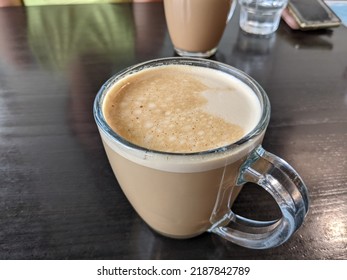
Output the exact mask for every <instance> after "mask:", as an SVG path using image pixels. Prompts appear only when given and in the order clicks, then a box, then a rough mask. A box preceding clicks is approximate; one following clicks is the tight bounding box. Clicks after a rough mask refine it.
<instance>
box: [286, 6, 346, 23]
mask: <svg viewBox="0 0 347 280" xmlns="http://www.w3.org/2000/svg"><path fill="white" fill-rule="evenodd" d="M282 18H283V20H284V21H285V22H287V24H288V25H289V26H290V27H291V28H293V29H301V30H308V29H320V28H329V27H337V26H339V25H340V24H341V20H340V19H339V18H338V16H337V15H336V14H335V13H334V12H333V11H332V10H331V9H330V8H329V6H328V5H327V4H325V3H324V1H323V0H289V2H288V5H287V7H286V9H285V10H284V11H283V14H282Z"/></svg>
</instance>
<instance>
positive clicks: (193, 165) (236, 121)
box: [101, 65, 262, 172]
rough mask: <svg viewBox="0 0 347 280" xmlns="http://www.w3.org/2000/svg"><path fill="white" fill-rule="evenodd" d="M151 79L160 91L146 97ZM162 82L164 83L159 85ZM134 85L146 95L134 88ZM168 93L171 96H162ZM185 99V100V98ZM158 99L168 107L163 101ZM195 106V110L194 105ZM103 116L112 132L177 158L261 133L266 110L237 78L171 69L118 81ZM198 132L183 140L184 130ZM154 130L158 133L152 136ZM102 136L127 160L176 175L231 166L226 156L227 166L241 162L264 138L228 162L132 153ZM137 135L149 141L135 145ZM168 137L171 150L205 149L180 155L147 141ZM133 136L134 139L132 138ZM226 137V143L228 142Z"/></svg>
mask: <svg viewBox="0 0 347 280" xmlns="http://www.w3.org/2000/svg"><path fill="white" fill-rule="evenodd" d="M149 77H151V79H152V78H153V79H154V87H153V86H152V87H149V89H150V92H146V91H147V89H148V87H147V85H148V83H149V80H151V79H149ZM158 79H159V80H160V79H162V80H163V81H164V82H161V83H159V84H156V81H157V80H158ZM192 81H193V82H192ZM141 83H142V84H141ZM134 84H135V86H136V88H138V89H139V90H140V92H136V90H135V91H134V90H133V89H132V88H131V87H132V85H134ZM187 84H188V85H189V86H190V89H189V91H190V92H191V91H193V92H195V93H194V94H191V93H190V92H185V91H184V89H185V88H186V86H187ZM139 85H140V86H139ZM153 88H156V89H157V93H156V94H153V92H151V91H153ZM166 91H167V92H168V94H160V92H166ZM131 92H135V94H134V96H131ZM178 92H181V93H180V94H179V93H178ZM182 92H183V94H182ZM184 95H186V96H185V98H184V99H181V97H182V96H183V97H184ZM186 97H187V98H186ZM158 100H161V101H162V102H157V101H158ZM192 104H195V105H194V106H190V105H192ZM187 105H189V106H187ZM187 107H198V108H199V109H198V112H196V111H194V109H193V110H191V111H188V112H185V113H182V111H185V109H186V108H187ZM149 111H151V112H152V113H151V114H148V116H147V113H146V112H149ZM103 112H104V115H105V118H106V121H107V122H108V124H109V125H110V126H111V127H112V129H113V130H115V131H116V132H117V133H118V134H120V135H121V136H122V137H123V138H125V139H127V140H128V141H130V142H133V143H135V144H136V145H140V146H145V147H146V148H149V149H154V150H164V151H168V152H174V153H175V152H178V153H182V152H183V153H187V152H188V153H190V152H197V151H205V150H211V149H215V148H219V147H222V146H226V145H229V144H232V143H233V142H236V141H237V140H239V139H240V138H242V137H243V136H244V135H246V134H247V133H249V132H250V131H251V130H252V129H254V128H255V126H256V125H257V123H258V122H259V119H260V115H261V107H260V103H259V101H258V98H257V96H256V95H255V93H254V92H253V91H252V89H251V88H250V87H249V86H248V85H246V84H245V83H243V82H241V81H240V80H238V79H237V78H234V77H233V76H230V75H228V74H225V73H223V72H221V71H217V70H212V69H208V68H203V67H191V66H187V65H170V66H158V67H155V68H153V69H152V68H149V69H146V70H142V71H141V72H139V73H135V74H131V75H129V76H128V77H126V78H124V79H122V80H120V81H119V82H117V83H116V84H115V85H114V86H113V87H112V88H111V89H109V92H108V93H107V95H106V98H105V101H104V106H103ZM153 112H154V113H153ZM143 116H144V117H145V118H143ZM192 116H193V117H192ZM155 118H156V119H155ZM174 123H176V125H175V124H174ZM139 124H140V125H139ZM136 126H138V129H137V130H139V131H140V132H139V133H138V132H135V134H134V133H133V134H131V135H130V136H129V135H127V131H132V130H135V127H136ZM214 126H217V129H215V130H213V127H214ZM218 126H219V127H218ZM153 127H154V128H153ZM193 127H194V128H195V129H194V130H193V132H194V133H190V134H189V133H188V134H186V135H183V137H182V133H183V134H184V133H185V132H184V130H192V128H193ZM153 129H154V130H153ZM166 129H168V130H166ZM170 129H171V130H170ZM172 129H178V131H177V133H172ZM151 130H153V131H152V132H150V133H148V132H149V131H151ZM101 134H102V136H103V140H104V142H105V143H106V144H107V145H109V146H110V147H111V148H112V149H113V150H115V151H117V152H118V153H120V154H121V155H123V156H124V157H126V158H128V159H130V160H132V161H135V162H137V163H140V164H142V165H145V166H149V167H152V168H157V169H161V170H166V171H174V172H182V171H183V172H190V171H191V172H197V171H201V170H206V169H209V168H215V167H219V166H222V165H224V164H227V162H225V158H224V157H225V156H227V155H228V159H227V161H233V160H234V159H235V160H237V159H239V158H240V157H241V156H244V155H246V154H247V153H248V152H249V151H250V150H252V149H253V148H254V147H255V146H256V145H257V144H258V143H260V141H261V138H262V135H260V136H259V137H257V138H256V139H255V140H254V141H251V142H250V143H249V145H243V146H242V147H240V148H239V149H235V150H233V151H229V152H225V153H224V155H223V157H221V156H220V155H218V154H215V155H209V156H206V155H202V156H196V155H195V156H191V157H189V156H187V157H182V156H179V155H178V156H175V155H161V154H157V153H151V152H146V153H145V152H143V151H140V150H138V151H137V150H131V151H129V149H127V148H126V147H124V146H122V145H119V144H117V143H115V142H114V141H112V140H111V139H110V138H109V136H108V135H106V134H105V133H103V132H101ZM137 134H138V135H140V138H141V137H142V138H143V139H142V140H141V141H142V142H141V143H138V142H136V141H133V140H134V139H135V138H136V137H137V136H138V135H137ZM165 134H167V136H166V138H164V139H165V141H166V143H165V145H167V144H169V145H171V144H172V143H174V144H177V143H180V142H187V143H184V144H190V143H189V142H192V143H193V144H194V143H200V144H199V145H200V146H199V149H200V150H199V149H198V150H194V149H191V147H190V148H189V149H188V150H179V149H180V147H179V145H178V146H177V145H176V146H175V145H174V146H175V148H174V150H170V149H167V148H166V146H165V145H164V146H161V147H160V148H159V149H158V148H157V149H156V148H153V147H151V146H146V145H145V144H147V143H146V141H147V142H151V141H152V139H151V138H153V137H156V136H158V137H159V138H163V137H162V135H165ZM134 135H135V136H134ZM133 136H134V138H131V137H133ZM146 137H147V139H146ZM223 137H226V139H222V138H223ZM129 138H130V139H129ZM214 138H216V139H217V140H218V139H222V140H223V141H219V142H218V141H217V142H218V144H215V143H214V142H213V141H214ZM135 140H136V139H135ZM165 141H164V142H165ZM210 142H212V143H213V146H206V147H207V148H204V145H205V144H206V145H209V143H210ZM217 142H216V143H217ZM216 145H217V146H216ZM201 147H203V149H201Z"/></svg>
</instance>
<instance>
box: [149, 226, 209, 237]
mask: <svg viewBox="0 0 347 280" xmlns="http://www.w3.org/2000/svg"><path fill="white" fill-rule="evenodd" d="M149 227H150V229H151V230H153V231H154V232H156V233H158V234H159V235H162V236H165V237H168V238H172V239H190V238H194V237H196V236H199V235H201V234H203V233H204V232H206V230H202V231H201V232H197V233H191V234H183V235H177V234H170V233H166V232H162V231H159V230H156V229H154V228H152V227H151V226H149Z"/></svg>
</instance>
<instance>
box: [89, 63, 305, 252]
mask: <svg viewBox="0 0 347 280" xmlns="http://www.w3.org/2000/svg"><path fill="white" fill-rule="evenodd" d="M182 65H183V66H184V67H185V68H184V69H187V70H189V71H191V70H196V69H200V70H201V69H202V70H203V71H200V70H199V71H196V72H197V73H198V72H199V73H200V72H201V73H202V76H203V75H205V74H206V75H208V77H210V78H211V77H212V79H213V77H214V76H213V75H215V74H216V77H217V76H218V79H220V78H222V79H226V80H229V79H230V82H231V83H235V84H237V88H239V89H240V91H242V92H243V94H244V95H242V96H244V97H245V98H246V99H247V100H248V99H249V100H251V101H252V102H253V103H252V102H251V103H252V104H253V105H254V106H258V107H257V108H258V109H259V110H258V111H259V114H258V116H257V117H256V118H253V119H254V120H255V121H254V124H252V126H251V128H250V129H249V130H248V131H247V132H245V134H244V135H243V136H241V139H239V140H237V141H236V142H234V143H230V144H227V145H224V146H222V147H216V148H210V149H208V150H204V151H198V152H172V151H163V150H154V149H149V148H145V147H143V146H140V145H139V144H135V143H134V142H132V140H131V139H127V138H125V137H124V136H121V135H120V133H118V132H116V130H115V129H112V128H111V126H110V125H109V124H108V122H107V121H106V118H105V112H106V111H105V110H107V108H111V105H110V104H108V102H109V100H108V95H109V94H110V93H111V92H113V91H114V89H115V88H117V87H118V88H120V89H122V88H123V87H124V86H126V85H129V84H132V77H135V78H134V81H136V79H137V78H138V77H139V75H142V74H143V76H142V81H143V84H145V83H146V72H148V71H149V70H153V69H154V70H155V69H159V71H160V73H165V71H166V70H165V69H166V68H165V67H166V66H174V67H176V66H182ZM193 73H195V72H194V71H193ZM199 75H200V74H199ZM202 80H204V79H202ZM148 83H149V82H148ZM182 83H183V81H182ZM143 84H142V85H143ZM218 84H220V83H219V82H218ZM141 95H142V93H141V91H140V93H139V100H142V99H143V97H142V96H141ZM143 95H144V92H143ZM170 98H171V97H170V96H169V97H167V96H166V97H165V100H164V96H163V100H162V106H164V107H165V108H168V107H169V109H170V110H171V111H172V110H174V107H175V104H179V100H175V98H177V97H176V96H172V98H173V99H172V101H171V102H169V101H168V100H169V99H170ZM242 98H243V97H242ZM159 99H160V98H159ZM216 99H217V98H216ZM216 99H213V100H214V101H213V100H212V103H213V102H216ZM157 101H158V98H157ZM130 102H131V101H130ZM134 102H136V101H134ZM160 102H161V100H159V103H160ZM240 102H241V103H240V104H236V105H235V104H234V105H233V104H228V100H227V99H224V98H222V100H221V103H219V104H220V105H221V106H224V108H227V109H228V108H230V110H234V109H232V108H235V110H239V113H240V114H243V113H245V114H246V115H247V116H251V118H250V119H252V115H253V114H256V113H253V112H255V111H254V108H255V107H254V108H253V107H247V106H248V105H245V104H247V102H248V101H247V102H246V103H242V102H243V101H242V100H241V101H240ZM159 103H158V104H159ZM165 103H166V104H165ZM251 103H250V104H251ZM158 104H156V105H155V104H154V105H153V104H152V103H150V106H149V107H151V108H152V109H154V108H156V106H159V105H158ZM214 104H217V103H214ZM242 104H243V105H242ZM189 105H190V104H189ZM191 105H192V106H194V104H191ZM253 105H252V106H253ZM112 106H113V105H112ZM127 106H129V107H127ZM141 106H142V105H141ZM141 106H140V107H141ZM216 106H219V105H218V104H217V105H216ZM225 106H226V107H225ZM233 106H234V107H233ZM235 106H236V107H235ZM125 107H126V109H125V112H126V111H127V109H128V108H129V109H128V110H129V111H130V110H132V109H130V108H131V104H127V105H126V106H125ZM123 109H124V108H123ZM144 109H145V108H144V107H143V106H142V107H141V110H144ZM220 110H222V108H217V111H220ZM227 111H229V110H227ZM137 113H138V114H141V115H142V114H143V111H139V112H137ZM239 113H238V115H239ZM94 117H95V121H96V124H97V126H98V129H99V132H100V135H101V138H102V141H103V144H104V147H105V150H106V153H107V156H108V159H109V161H110V164H111V166H112V169H113V171H114V173H115V175H116V178H117V180H118V182H119V185H120V186H121V188H122V190H123V192H124V193H125V195H126V197H127V198H128V200H129V201H130V203H131V204H132V206H133V207H134V209H135V210H136V212H137V213H138V214H139V215H140V216H141V217H142V219H143V220H144V221H145V222H146V223H147V224H148V225H149V226H150V227H151V228H152V229H154V230H155V231H156V232H158V233H160V234H162V235H165V236H168V237H172V238H191V237H194V236H197V235H199V234H201V233H203V232H206V231H208V232H212V233H215V234H218V235H220V236H221V237H223V238H225V239H227V240H229V241H231V242H233V243H236V244H238V245H241V246H244V247H248V248H254V249H265V248H271V247H275V246H278V245H280V244H282V243H283V242H285V241H287V240H288V239H289V238H290V237H291V236H292V234H293V233H294V232H295V231H296V230H297V229H298V228H299V227H300V226H301V224H302V223H303V222H304V218H305V216H306V214H307V211H308V205H309V201H308V192H307V189H306V186H305V184H304V182H303V181H302V179H301V177H300V176H299V174H298V173H297V172H296V171H295V170H294V169H293V168H292V167H291V166H290V165H289V164H288V163H286V162H285V161H283V160H282V159H281V158H279V157H277V156H275V155H273V154H271V153H268V152H267V151H265V150H264V149H263V148H262V146H261V143H262V140H263V136H264V133H265V130H266V128H267V126H268V123H269V119H270V104H269V100H268V97H267V95H266V93H265V91H264V90H263V89H262V88H261V86H260V85H259V84H258V83H257V82H256V81H255V80H253V79H252V78H251V77H249V76H248V75H247V74H245V73H243V72H242V71H240V70H238V69H235V68H233V67H231V66H229V65H225V64H222V63H219V62H215V61H209V60H205V59H193V58H163V59H156V60H152V61H148V62H144V63H141V64H138V65H135V66H132V67H130V68H127V69H125V70H123V71H122V72H120V73H118V74H116V75H115V76H114V77H112V78H111V79H109V80H108V81H107V82H106V83H105V84H104V85H103V86H102V88H101V89H100V91H99V92H98V94H97V96H96V99H95V102H94ZM183 121H184V120H183ZM240 121H241V122H242V121H243V119H242V118H241V119H240ZM159 122H164V120H159ZM202 123H204V122H203V121H202ZM206 126H208V124H207V123H206ZM167 127H170V123H168V124H167ZM207 131H208V130H207ZM212 138H213V137H211V140H212ZM205 140H206V138H205ZM207 140H209V138H208V139H207ZM176 141H180V139H179V137H178V138H177V139H175V141H174V142H176ZM247 182H252V183H255V184H258V185H259V186H260V187H262V188H263V189H265V190H266V191H267V192H268V193H270V194H271V196H272V197H273V198H274V200H275V201H276V202H277V204H278V206H279V208H280V210H281V213H282V217H281V218H280V219H278V220H276V221H269V222H264V221H255V220H250V219H247V218H244V217H241V216H239V215H237V214H235V213H233V212H232V210H231V208H232V204H233V202H234V201H235V199H236V197H237V195H238V194H239V192H240V191H241V189H242V186H243V185H244V184H245V183H247Z"/></svg>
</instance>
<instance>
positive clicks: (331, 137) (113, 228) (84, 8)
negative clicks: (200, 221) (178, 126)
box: [0, 3, 347, 259]
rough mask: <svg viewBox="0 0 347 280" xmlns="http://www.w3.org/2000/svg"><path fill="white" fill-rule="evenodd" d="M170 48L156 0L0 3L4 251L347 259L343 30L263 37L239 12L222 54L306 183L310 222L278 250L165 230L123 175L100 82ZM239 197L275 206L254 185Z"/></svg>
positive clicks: (64, 255)
mask: <svg viewBox="0 0 347 280" xmlns="http://www.w3.org/2000/svg"><path fill="white" fill-rule="evenodd" d="M173 55H175V54H174V51H173V48H172V44H171V41H170V38H169V36H168V33H167V28H166V24H165V18H164V13H163V7H162V4H160V3H153V4H134V5H131V4H119V5H116V4H114V5H107V4H106V5H80V6H74V5H70V6H46V7H30V8H3V9H0V164H1V165H0V258H1V259H347V28H346V27H344V26H341V27H339V28H336V29H333V30H326V31H316V32H307V33H303V32H293V31H291V30H290V29H289V28H288V27H287V26H286V25H285V24H284V23H283V22H282V23H281V25H280V28H279V30H278V31H277V32H276V34H274V35H273V36H271V37H269V38H261V37H253V36H249V35H246V34H244V33H243V32H241V31H240V29H239V27H238V10H237V12H236V13H235V15H234V17H233V19H232V21H231V22H230V24H229V25H228V27H227V29H226V31H225V34H224V37H223V38H222V41H221V43H220V47H219V50H218V52H217V54H216V55H215V57H213V58H212V59H215V60H218V61H222V62H225V63H227V64H230V65H232V66H235V67H238V68H240V69H241V70H244V71H245V72H247V73H249V74H250V75H251V76H253V77H254V78H255V79H256V80H257V81H258V82H259V83H260V84H261V85H262V86H263V87H264V88H265V90H266V91H267V93H268V95H269V98H270V101H271V103H272V118H271V121H270V125H269V128H268V132H267V134H266V137H265V139H264V147H265V148H266V149H268V150H269V151H271V152H273V153H275V154H277V155H279V156H281V157H283V158H285V159H286V160H287V161H288V162H290V163H291V164H292V165H293V166H294V167H295V168H296V169H297V170H298V171H299V173H300V174H301V175H302V177H303V179H304V180H305V182H306V184H307V186H308V188H309V192H310V198H311V206H310V212H309V214H308V216H307V219H306V222H305V223H304V225H303V226H302V227H301V228H300V229H299V230H298V231H297V232H296V234H295V235H294V236H293V237H292V238H291V239H290V240H289V241H288V242H287V243H285V244H284V245H282V246H280V247H277V248H274V249H269V250H261V251H257V250H250V249H245V248H242V247H239V246H236V245H234V244H231V243H228V242H226V241H224V240H222V239H221V238H219V237H218V236H215V235H211V234H208V233H206V234H203V235H201V236H199V237H196V238H193V239H189V240H174V239H169V238H165V237H162V236H159V235H158V234H156V233H155V232H153V231H152V230H150V229H149V228H148V227H147V226H146V225H145V224H144V222H142V220H141V219H140V218H139V217H138V216H137V214H136V213H135V212H134V210H133V209H132V207H131V206H130V204H129V203H128V201H127V200H126V198H125V197H124V195H123V193H122V191H121V190H120V188H119V186H118V184H117V182H116V179H115V177H114V175H113V173H112V171H111V168H110V166H109V163H108V161H107V158H106V155H105V153H104V150H103V147H102V144H101V140H100V137H99V135H98V132H97V128H96V125H95V123H94V119H93V115H92V103H93V100H94V97H95V95H96V92H97V91H98V89H99V88H100V86H101V85H102V84H103V82H104V81H105V80H106V79H108V77H110V76H111V75H113V74H115V73H116V72H117V71H119V70H121V69H123V68H125V67H127V66H130V65H132V64H135V63H138V62H142V61H145V60H148V59H153V58H157V57H167V56H173ZM234 208H235V211H236V212H239V213H243V214H244V215H247V216H248V217H251V218H259V219H268V218H269V217H271V216H276V215H278V213H277V212H276V211H277V209H276V208H274V206H273V202H272V201H271V199H269V197H268V196H266V194H264V193H262V192H261V191H259V190H258V188H257V187H255V186H252V185H249V186H246V187H245V191H244V192H243V193H242V194H241V195H240V197H239V199H238V200H237V202H236V205H235V207H234Z"/></svg>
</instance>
